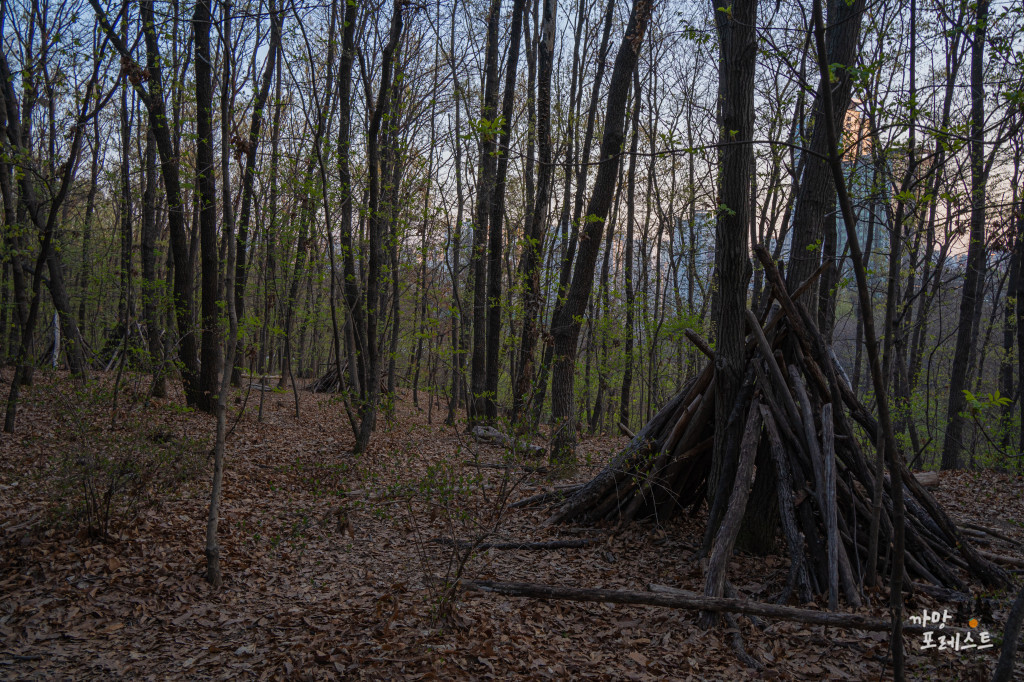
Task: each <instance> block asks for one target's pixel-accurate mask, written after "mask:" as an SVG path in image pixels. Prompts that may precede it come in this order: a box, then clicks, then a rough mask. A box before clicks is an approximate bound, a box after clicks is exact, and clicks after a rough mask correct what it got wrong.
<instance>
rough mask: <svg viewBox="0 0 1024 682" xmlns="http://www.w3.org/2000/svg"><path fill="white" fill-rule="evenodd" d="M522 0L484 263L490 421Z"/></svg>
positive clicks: (515, 13)
mask: <svg viewBox="0 0 1024 682" xmlns="http://www.w3.org/2000/svg"><path fill="white" fill-rule="evenodd" d="M525 7H526V0H515V2H514V4H513V5H512V27H511V32H510V34H509V45H508V60H507V63H506V65H505V94H504V98H503V100H504V101H503V102H502V104H501V133H500V138H499V141H498V149H497V153H498V168H497V174H496V176H495V180H494V193H493V195H492V196H491V203H490V213H491V216H490V240H489V245H488V266H487V301H488V307H487V366H486V370H485V376H484V392H485V395H486V399H485V401H484V414H485V416H486V418H487V419H489V420H491V421H493V420H495V419H496V418H497V416H498V408H497V404H496V401H497V397H498V373H499V370H500V369H501V363H500V352H501V251H502V220H503V218H504V217H505V178H506V176H507V175H508V161H509V139H510V137H511V132H512V114H513V107H514V105H515V95H516V79H517V76H518V75H519V44H520V42H522V33H523V11H524V9H525Z"/></svg>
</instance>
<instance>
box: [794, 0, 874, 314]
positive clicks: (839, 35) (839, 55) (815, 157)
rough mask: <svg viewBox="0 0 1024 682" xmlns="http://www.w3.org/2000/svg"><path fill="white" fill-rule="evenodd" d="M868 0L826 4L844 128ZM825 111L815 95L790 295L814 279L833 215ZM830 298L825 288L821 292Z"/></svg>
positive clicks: (836, 110)
mask: <svg viewBox="0 0 1024 682" xmlns="http://www.w3.org/2000/svg"><path fill="white" fill-rule="evenodd" d="M863 15H864V0H854V2H852V3H847V2H846V1H845V0H828V24H829V25H828V30H827V31H826V41H827V49H828V64H829V65H830V69H831V74H832V76H831V77H832V78H833V79H834V80H833V81H832V83H833V85H832V92H831V98H832V101H833V103H834V105H833V110H832V111H831V115H832V120H833V122H834V123H835V126H836V128H837V129H841V128H842V123H843V121H844V120H845V116H846V110H847V108H848V107H849V105H850V92H851V89H852V81H853V78H852V76H851V73H850V69H849V67H850V66H852V65H853V64H855V62H856V55H857V43H858V40H859V36H860V25H861V19H862V17H863ZM825 115H826V109H825V106H824V98H823V97H822V93H820V92H819V93H817V94H815V96H814V104H813V108H812V122H811V125H812V129H811V133H810V134H811V141H810V147H809V150H808V152H807V154H806V155H801V156H802V158H801V160H800V164H801V167H802V169H803V171H802V175H801V178H800V185H799V189H798V190H797V198H796V204H795V205H794V208H793V240H792V246H791V247H790V256H789V271H788V272H787V274H786V284H787V286H788V287H789V290H790V291H794V290H795V289H796V287H798V286H800V284H801V283H802V282H803V281H804V280H806V279H807V278H808V277H810V276H811V273H813V272H814V271H815V270H816V269H817V268H818V265H819V264H820V263H821V256H822V248H821V246H822V241H823V239H824V230H825V217H826V215H827V214H829V213H833V212H834V211H835V202H836V194H835V183H834V182H833V181H832V177H831V175H830V174H829V171H828V165H827V163H826V162H825V161H824V158H825V157H826V156H827V154H828V146H827V143H826V138H825V125H824V117H825ZM822 293H823V294H826V295H828V294H829V292H828V291H827V290H824V291H822Z"/></svg>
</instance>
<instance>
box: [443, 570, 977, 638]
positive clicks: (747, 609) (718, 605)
mask: <svg viewBox="0 0 1024 682" xmlns="http://www.w3.org/2000/svg"><path fill="white" fill-rule="evenodd" d="M460 584H461V585H462V587H463V588H465V589H470V590H479V591H481V592H490V593H492V594H501V595H504V596H506V597H524V598H527V599H563V600H566V601H580V602H597V603H606V604H633V605H639V606H661V607H664V608H670V609H685V610H687V611H715V612H718V613H740V614H743V615H748V616H749V615H753V616H762V617H764V618H774V619H776V620H785V621H792V622H794V623H807V624H808V625H827V626H829V627H835V628H847V629H850V630H864V631H867V632H888V631H889V630H891V629H892V622H891V621H890V620H889V619H888V618H874V617H872V616H865V615H863V614H860V613H844V612H842V611H840V612H832V611H813V610H811V609H801V608H796V607H794V606H781V605H779V604H766V603H764V602H757V601H750V600H746V599H730V598H728V597H705V596H698V595H693V596H691V595H687V594H676V593H665V592H639V591H635V590H602V589H597V588H575V587H561V586H559V585H543V584H540V583H505V582H495V581H492V580H465V581H462V582H461V583H460ZM935 629H936V628H934V627H932V628H929V627H926V626H921V625H906V626H904V627H903V632H904V633H906V634H924V633H925V632H934V631H935ZM943 630H944V631H945V632H964V633H966V632H971V630H970V629H969V628H957V627H951V626H948V625H947V626H946V627H945V628H943Z"/></svg>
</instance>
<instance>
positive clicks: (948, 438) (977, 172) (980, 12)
mask: <svg viewBox="0 0 1024 682" xmlns="http://www.w3.org/2000/svg"><path fill="white" fill-rule="evenodd" d="M988 10H989V0H979V2H978V6H977V16H976V21H975V23H974V30H973V33H974V37H973V40H972V45H971V142H970V145H969V156H970V163H971V228H970V236H969V237H968V244H967V272H966V274H965V275H964V284H963V290H962V294H961V298H960V326H959V328H958V330H957V335H956V349H955V350H954V352H953V369H952V372H951V375H950V378H949V402H948V407H947V408H946V419H947V421H948V424H949V425H948V426H947V427H946V435H945V438H944V440H943V444H942V468H943V469H959V468H960V466H961V461H960V452H961V450H962V449H963V442H962V437H963V430H964V422H965V419H964V417H963V414H962V413H963V411H964V407H965V405H966V398H965V397H964V393H963V389H964V388H965V386H966V385H967V369H968V366H969V364H970V358H971V348H972V346H973V345H974V343H975V341H976V337H977V330H976V329H975V328H974V321H975V315H974V312H975V307H977V306H979V305H980V303H981V302H980V300H979V299H980V294H981V291H982V287H983V286H984V278H983V272H984V269H985V258H986V249H985V169H984V163H985V83H984V76H985V71H984V66H985V64H984V60H985V33H986V29H987V24H988Z"/></svg>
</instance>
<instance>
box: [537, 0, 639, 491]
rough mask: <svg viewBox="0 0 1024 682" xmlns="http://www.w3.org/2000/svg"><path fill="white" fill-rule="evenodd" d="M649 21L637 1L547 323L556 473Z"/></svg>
mask: <svg viewBox="0 0 1024 682" xmlns="http://www.w3.org/2000/svg"><path fill="white" fill-rule="evenodd" d="M650 16H651V4H650V3H649V2H648V0H636V1H635V2H634V4H633V9H632V11H631V12H630V15H629V23H628V24H627V26H626V32H625V35H624V36H623V39H622V43H621V44H620V46H619V51H618V54H617V55H616V57H615V67H614V68H613V70H612V77H611V82H610V83H609V86H608V87H609V90H608V108H607V112H606V114H605V127H604V137H603V139H602V141H601V154H600V159H601V161H600V165H599V166H598V170H597V177H596V179H595V181H594V190H593V193H592V194H591V197H590V201H589V202H588V204H587V211H586V219H585V222H586V227H585V229H583V231H582V237H581V239H580V251H579V256H578V258H577V260H576V267H575V268H574V269H573V276H572V280H571V284H570V285H569V289H568V291H567V294H566V301H565V306H564V307H563V308H562V310H561V314H560V315H558V316H557V317H556V319H554V320H552V325H551V332H552V336H553V337H554V344H553V345H554V363H553V372H552V379H551V402H552V410H551V417H552V421H553V428H554V439H553V443H552V447H551V455H550V457H551V463H552V466H554V467H555V468H556V469H559V470H565V471H568V470H572V469H574V468H575V458H576V457H575V445H576V420H575V415H574V413H573V412H574V409H573V408H574V405H573V377H574V375H575V366H576V350H577V348H576V346H577V341H578V339H579V333H580V326H581V325H580V319H581V316H582V315H583V312H584V311H585V310H586V305H587V302H588V300H589V299H590V292H591V290H592V289H593V286H594V268H595V266H596V264H597V254H598V251H599V250H600V248H601V234H602V232H603V229H604V222H605V220H606V219H607V217H608V213H609V209H610V208H611V203H612V199H613V198H614V194H615V181H616V179H617V178H618V174H619V162H620V160H621V158H622V146H623V138H624V130H623V129H624V127H625V116H626V106H627V100H628V97H629V90H630V86H631V85H632V79H633V70H634V69H635V68H636V64H637V60H638V57H639V52H640V47H641V44H642V43H643V37H644V32H645V31H646V29H647V23H648V20H649V19H650Z"/></svg>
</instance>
